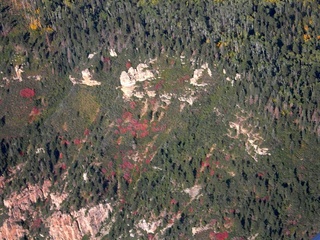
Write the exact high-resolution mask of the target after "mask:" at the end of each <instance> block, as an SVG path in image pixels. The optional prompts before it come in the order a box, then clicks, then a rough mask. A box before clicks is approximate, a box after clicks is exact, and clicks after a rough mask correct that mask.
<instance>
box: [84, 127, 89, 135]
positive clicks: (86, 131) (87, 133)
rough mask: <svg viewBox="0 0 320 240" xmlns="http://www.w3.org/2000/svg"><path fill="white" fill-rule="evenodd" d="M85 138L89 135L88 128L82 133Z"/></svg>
mask: <svg viewBox="0 0 320 240" xmlns="http://www.w3.org/2000/svg"><path fill="white" fill-rule="evenodd" d="M83 134H84V135H85V136H88V135H89V134H90V130H89V129H88V128H86V129H85V130H84V133H83Z"/></svg>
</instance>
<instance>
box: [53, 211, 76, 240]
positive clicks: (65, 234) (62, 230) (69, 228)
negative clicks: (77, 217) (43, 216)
mask: <svg viewBox="0 0 320 240" xmlns="http://www.w3.org/2000/svg"><path fill="white" fill-rule="evenodd" d="M47 226H48V227H49V229H50V230H49V234H50V236H51V238H52V239H57V240H58V239H64V240H69V239H70V240H73V239H81V234H80V231H79V228H78V226H77V222H76V221H73V220H72V217H71V216H70V215H69V214H62V213H61V212H55V213H54V214H52V216H50V217H49V218H48V219H47Z"/></svg>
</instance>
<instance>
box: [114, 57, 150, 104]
mask: <svg viewBox="0 0 320 240" xmlns="http://www.w3.org/2000/svg"><path fill="white" fill-rule="evenodd" d="M147 68H148V65H147V64H144V63H140V64H139V65H138V66H137V68H136V69H134V68H133V67H130V68H129V69H128V72H125V71H123V72H122V73H121V75H120V84H121V90H122V92H123V94H124V97H125V98H130V97H132V95H133V92H134V89H135V86H136V82H143V81H146V80H150V79H153V78H154V74H153V73H152V72H151V71H150V70H148V69H147ZM140 96H143V95H141V93H140V92H139V93H137V97H138V98H140Z"/></svg>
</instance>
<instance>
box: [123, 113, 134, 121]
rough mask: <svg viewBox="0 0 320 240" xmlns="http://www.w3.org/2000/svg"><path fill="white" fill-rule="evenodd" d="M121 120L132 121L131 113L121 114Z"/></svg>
mask: <svg viewBox="0 0 320 240" xmlns="http://www.w3.org/2000/svg"><path fill="white" fill-rule="evenodd" d="M122 119H123V120H129V121H130V120H131V119H132V113H131V112H124V113H123V114H122Z"/></svg>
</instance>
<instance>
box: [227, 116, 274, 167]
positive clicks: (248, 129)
mask: <svg viewBox="0 0 320 240" xmlns="http://www.w3.org/2000/svg"><path fill="white" fill-rule="evenodd" d="M242 113H243V111H242ZM247 119H248V117H243V116H239V115H237V121H236V122H229V126H230V128H231V129H235V130H236V134H235V135H234V134H232V133H231V130H229V134H228V136H229V137H231V138H238V137H239V135H240V134H241V135H244V136H246V138H247V141H246V151H247V153H248V154H249V155H250V156H251V157H252V158H253V159H254V160H255V161H258V158H257V157H258V156H257V155H270V153H269V149H268V148H261V147H260V145H261V144H262V143H263V141H264V140H263V138H262V137H261V136H260V134H259V133H256V132H254V127H253V126H251V125H250V124H249V125H246V124H245V122H246V120H247Z"/></svg>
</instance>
